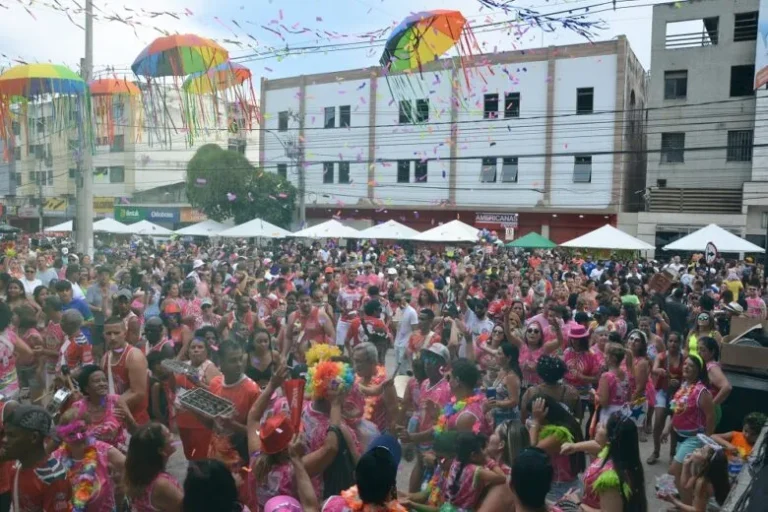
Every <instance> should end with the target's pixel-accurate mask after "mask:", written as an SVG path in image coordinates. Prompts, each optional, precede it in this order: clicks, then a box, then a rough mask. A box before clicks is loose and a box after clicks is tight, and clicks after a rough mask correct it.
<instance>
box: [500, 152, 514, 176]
mask: <svg viewBox="0 0 768 512" xmlns="http://www.w3.org/2000/svg"><path fill="white" fill-rule="evenodd" d="M501 162H502V163H501V181H502V183H517V157H516V156H505V157H504V158H503V159H502V161H501Z"/></svg>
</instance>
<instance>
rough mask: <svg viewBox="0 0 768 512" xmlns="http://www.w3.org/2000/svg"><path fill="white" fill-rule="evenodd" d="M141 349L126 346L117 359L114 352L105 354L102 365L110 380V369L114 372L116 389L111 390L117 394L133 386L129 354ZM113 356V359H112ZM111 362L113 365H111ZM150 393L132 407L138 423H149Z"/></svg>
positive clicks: (113, 379)
mask: <svg viewBox="0 0 768 512" xmlns="http://www.w3.org/2000/svg"><path fill="white" fill-rule="evenodd" d="M134 350H139V349H137V348H136V347H133V346H131V345H128V346H126V348H125V351H123V353H122V354H121V355H120V358H119V359H118V360H117V361H115V360H114V355H113V354H112V352H111V351H110V352H107V353H106V354H104V358H103V360H102V364H101V367H102V369H103V370H104V373H106V374H107V379H108V380H109V375H110V370H111V373H112V381H113V382H114V390H112V389H110V390H109V392H110V393H113V392H114V394H116V395H122V394H123V393H125V392H126V391H128V389H130V387H131V380H130V377H129V375H128V365H127V361H128V355H129V354H130V353H131V352H132V351H134ZM110 357H111V360H110ZM110 362H111V365H110ZM148 408H149V393H146V394H145V395H144V398H143V399H142V400H141V402H140V403H139V404H138V405H134V406H133V407H130V410H131V414H133V418H134V419H135V420H136V423H138V424H139V425H144V424H145V423H149V412H148Z"/></svg>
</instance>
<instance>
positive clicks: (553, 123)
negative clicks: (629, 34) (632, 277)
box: [259, 36, 645, 242]
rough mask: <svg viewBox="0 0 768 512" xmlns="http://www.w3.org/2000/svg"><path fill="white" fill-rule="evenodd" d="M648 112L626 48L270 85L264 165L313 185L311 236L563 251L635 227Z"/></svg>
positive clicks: (264, 92)
mask: <svg viewBox="0 0 768 512" xmlns="http://www.w3.org/2000/svg"><path fill="white" fill-rule="evenodd" d="M644 105H645V71H644V70H643V68H642V66H640V64H639V62H638V61H637V59H636V58H635V56H634V54H633V53H632V50H631V49H630V47H629V44H628V42H627V40H626V38H624V37H623V36H622V37H619V38H617V39H616V40H613V41H606V42H599V43H595V44H579V45H570V46H562V47H549V48H544V49H538V50H526V51H515V52H505V53H497V54H489V55H478V56H474V57H470V58H468V59H465V61H464V62H459V61H458V60H457V59H445V60H441V61H437V62H433V63H430V64H427V65H425V66H424V67H423V70H422V72H421V73H419V72H418V71H416V72H414V73H412V74H410V75H398V76H389V77H388V76H385V74H384V73H383V72H382V69H381V68H368V69H359V70H351V71H341V72H334V73H324V74H318V75H310V76H298V77H292V78H285V79H278V80H262V84H261V110H262V113H263V114H264V125H263V126H262V135H261V139H260V152H259V155H260V158H259V163H260V165H261V166H262V167H263V168H264V169H265V170H269V171H271V172H277V173H280V174H283V175H285V176H286V177H287V178H288V179H289V180H290V181H291V182H292V183H294V185H297V186H299V187H300V173H301V172H302V171H303V172H304V176H305V198H306V202H307V220H308V222H309V223H313V222H315V221H320V220H326V219H328V218H329V217H331V216H336V217H340V218H342V219H344V220H346V221H349V222H350V223H352V224H356V225H360V226H365V225H370V224H372V223H376V222H380V221H385V220H388V219H395V220H398V221H399V222H403V223H405V224H409V225H411V226H413V227H415V228H417V229H426V228H429V227H431V226H434V225H436V224H437V223H440V222H446V221H449V220H453V219H456V218H459V219H461V220H463V221H464V222H467V223H469V224H474V225H476V226H477V227H479V228H487V229H492V230H496V231H497V233H498V235H499V236H500V237H501V238H511V237H517V236H520V235H523V234H525V233H527V232H531V231H536V232H539V233H542V234H544V235H545V236H549V237H550V238H552V239H553V240H555V241H558V242H560V241H564V240H566V239H569V238H572V237H574V236H578V235H580V234H583V233H585V232H587V231H589V230H591V229H595V228H597V227H599V226H602V225H604V224H607V223H610V224H613V225H617V224H618V225H622V223H624V222H625V221H626V222H630V223H632V222H634V221H635V220H636V217H637V215H636V213H629V214H627V212H632V211H636V210H637V209H639V208H640V207H641V206H642V201H641V197H642V196H641V195H640V194H637V193H636V192H637V191H638V190H640V191H642V189H643V188H644V185H645V175H644V172H645V171H644V169H645V167H644V165H645V162H644V153H643V151H644V149H645V147H644V144H645V142H644V141H645V139H644V133H643V109H644Z"/></svg>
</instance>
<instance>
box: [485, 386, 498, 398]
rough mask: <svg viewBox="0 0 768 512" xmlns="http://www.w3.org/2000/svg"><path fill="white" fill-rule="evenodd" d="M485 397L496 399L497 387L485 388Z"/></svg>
mask: <svg viewBox="0 0 768 512" xmlns="http://www.w3.org/2000/svg"><path fill="white" fill-rule="evenodd" d="M485 397H486V398H487V399H488V400H496V388H488V389H486V390H485Z"/></svg>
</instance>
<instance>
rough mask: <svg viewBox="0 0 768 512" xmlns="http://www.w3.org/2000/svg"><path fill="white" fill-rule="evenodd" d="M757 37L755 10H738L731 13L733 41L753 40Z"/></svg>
mask: <svg viewBox="0 0 768 512" xmlns="http://www.w3.org/2000/svg"><path fill="white" fill-rule="evenodd" d="M756 39H757V11H755V12H740V13H737V14H734V15H733V41H734V42H739V41H754V40H756Z"/></svg>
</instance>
